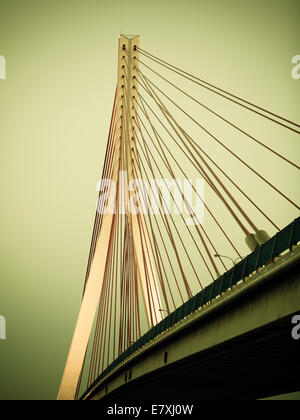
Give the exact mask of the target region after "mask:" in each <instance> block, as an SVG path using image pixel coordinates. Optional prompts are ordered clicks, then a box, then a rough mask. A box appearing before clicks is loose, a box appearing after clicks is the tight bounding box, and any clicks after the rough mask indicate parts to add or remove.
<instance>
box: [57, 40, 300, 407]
mask: <svg viewBox="0 0 300 420" xmlns="http://www.w3.org/2000/svg"><path fill="white" fill-rule="evenodd" d="M146 72H148V73H149V74H148V73H146ZM169 73H172V74H173V75H174V77H176V80H175V81H174V80H173V81H171V80H170V76H169ZM151 75H152V77H151ZM180 80H183V86H182V84H181V85H180ZM159 83H163V86H160V84H159ZM194 85H196V87H194ZM196 89H201V91H199V92H201V94H200V93H199V96H197V95H196V94H198V91H197V90H196ZM174 92H176V93H177V94H178V95H179V94H180V98H181V99H180V102H178V100H177V97H176V99H173V98H174V96H172V94H173V95H174ZM195 96H197V97H195ZM199 97H200V98H201V100H200V99H199ZM215 97H217V98H219V100H220V101H221V104H216V105H215V107H214V106H213V105H210V104H214V98H215ZM204 100H206V101H207V102H206V103H204ZM178 103H180V105H179V104H178ZM190 103H192V106H191V105H190ZM227 103H229V105H226V104H227ZM196 106H197V107H199V108H195V107H196ZM228 107H229V109H230V112H229V114H231V112H232V110H236V113H237V116H235V117H234V122H232V121H231V120H229V117H228ZM239 120H241V122H236V121H239ZM200 121H201V122H200ZM249 121H250V122H249ZM261 121H262V122H261ZM263 124H265V126H264V125H263ZM184 127H185V128H184ZM299 127H300V125H299V124H297V123H295V122H293V121H290V120H289V119H287V118H285V117H281V116H279V115H278V114H275V113H274V112H271V111H269V110H267V109H265V108H263V107H261V106H258V105H255V104H254V103H253V102H250V101H249V100H245V99H243V98H241V97H240V96H237V95H234V94H232V93H230V92H228V91H227V90H225V89H223V88H220V87H217V86H216V85H214V84H212V83H210V82H206V81H204V80H203V79H200V78H199V77H196V76H193V75H192V74H190V73H188V72H186V71H184V70H181V69H180V68H179V67H177V66H175V65H173V64H170V63H168V62H167V61H165V60H162V59H160V58H159V57H157V56H156V55H153V54H152V53H150V52H147V51H145V50H144V49H142V48H141V47H140V37H138V36H126V35H121V36H120V39H119V47H118V72H117V87H116V92H115V99H114V105H113V111H112V117H111V124H110V129H109V135H108V142H107V150H106V156H105V161H104V167H103V172H102V177H101V182H100V183H99V185H98V187H99V199H98V204H97V212H96V217H95V222H94V230H93V235H92V242H91V249H90V255H89V261H88V267H87V273H86V279H85V285H84V291H83V297H82V303H81V308H80V311H79V316H78V320H77V324H76V327H75V331H74V335H73V340H72V343H71V346H70V351H69V355H68V358H67V362H66V366H65V371H64V374H63V378H62V382H61V386H60V390H59V394H58V399H68V400H70V399H82V400H102V401H106V402H109V401H111V402H112V401H128V400H132V396H133V395H134V398H135V399H140V400H146V399H150V400H151V399H152V400H154V399H155V398H156V397H157V395H159V397H160V398H164V399H172V398H174V397H178V398H179V397H180V399H181V400H183V399H185V400H187V401H188V400H190V399H194V400H196V399H197V400H199V398H200V399H209V400H214V399H220V400H222V399H223V400H224V399H257V398H263V397H267V396H271V395H276V394H282V393H287V392H292V391H298V390H300V380H299V378H300V375H299V374H300V366H299V363H297V358H298V354H299V350H300V340H295V339H294V338H293V336H292V334H291V331H292V328H293V324H292V319H293V317H294V316H295V315H297V314H299V313H300V281H299V280H300V278H299V264H300V218H299V209H300V207H299V205H298V204H297V199H299V193H298V189H297V185H299V180H298V181H297V177H299V169H300V167H299V165H298V164H297V163H295V161H294V160H295V158H296V156H294V155H292V154H291V153H290V152H289V148H288V147H287V142H290V144H293V142H294V141H295V139H296V140H297V139H298V138H297V137H296V136H297V135H299V134H300V131H299ZM260 128H263V130H264V132H265V133H270V135H271V136H272V138H273V139H275V138H277V137H276V136H278V138H279V139H281V138H284V139H285V143H284V147H282V146H280V143H279V144H278V143H276V142H274V141H272V140H271V141H270V140H269V141H266V140H265V139H264V140H262V138H261V136H260V135H259V133H258V131H259V129H260ZM228 138H229V139H230V140H228ZM274 144H275V147H274ZM276 168H282V171H284V175H285V176H282V174H278V173H276V172H278V171H276ZM278 175H279V176H278ZM194 180H195V182H194ZM287 220H289V223H285V225H284V222H286V221H287ZM259 226H262V227H264V229H262V228H259ZM241 239H242V241H241ZM247 250H248V251H247ZM228 261H230V263H229V264H230V265H231V267H230V266H229V267H228Z"/></svg>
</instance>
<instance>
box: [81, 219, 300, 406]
mask: <svg viewBox="0 0 300 420" xmlns="http://www.w3.org/2000/svg"><path fill="white" fill-rule="evenodd" d="M299 241H300V217H298V218H297V219H295V220H294V221H293V222H292V223H291V224H289V225H288V226H286V227H285V228H284V229H283V230H281V231H280V232H278V233H277V234H276V235H275V236H273V237H272V238H270V239H269V240H268V241H267V242H265V243H264V244H263V245H261V246H259V247H258V248H256V249H255V251H253V252H252V253H251V254H249V255H248V256H247V257H246V258H244V259H243V260H242V261H240V262H239V263H237V264H236V265H234V267H232V268H231V269H230V270H229V271H227V272H226V273H224V274H222V275H221V276H220V277H219V278H218V279H216V280H215V281H214V282H212V283H211V284H210V285H208V286H206V287H205V289H203V290H201V292H199V293H198V294H197V295H195V296H193V297H192V298H191V299H190V300H188V301H187V302H185V303H184V304H183V305H181V306H180V307H179V308H177V309H176V310H175V311H174V312H172V313H171V314H170V315H168V316H167V317H166V318H164V319H163V320H162V321H161V322H160V323H159V324H157V325H155V326H154V327H153V328H151V329H150V330H149V331H148V332H147V333H146V334H144V335H143V336H142V337H141V338H139V339H138V340H137V341H136V342H135V343H134V344H132V345H131V346H130V347H128V349H127V350H125V351H124V352H123V353H122V354H121V355H120V356H119V357H118V358H117V359H116V360H114V361H113V362H112V363H111V364H110V365H109V366H108V367H107V368H106V369H105V370H104V371H103V372H102V373H101V375H100V376H99V377H98V378H97V379H96V381H94V383H93V384H92V385H91V386H90V387H89V389H88V390H87V391H86V392H85V393H84V394H83V396H82V397H81V399H83V398H84V397H85V396H86V395H87V394H88V393H89V392H90V391H91V390H92V389H93V388H94V387H95V385H97V383H99V382H100V381H101V380H102V379H103V378H104V377H105V376H106V375H108V374H109V373H110V372H111V371H112V370H114V369H115V368H116V367H117V366H118V365H120V364H121V363H122V362H123V361H124V360H126V359H127V358H128V357H129V356H131V355H132V354H133V353H135V352H136V351H137V350H139V349H141V348H142V347H143V346H144V345H145V344H147V343H149V342H150V341H151V340H153V339H154V338H156V337H157V336H159V335H160V334H161V333H162V332H164V331H167V330H168V329H169V328H171V327H172V326H173V325H175V324H176V323H177V322H179V321H181V320H183V319H184V318H185V317H187V316H188V315H190V314H191V313H192V312H194V311H196V310H197V309H200V308H201V307H202V306H203V305H205V304H206V303H208V302H209V301H210V300H212V299H215V298H216V297H218V296H219V295H221V293H223V292H226V290H228V289H230V288H231V287H232V286H234V285H236V284H237V283H238V282H239V281H240V280H242V279H244V278H245V277H247V276H249V275H250V274H252V273H254V272H255V271H257V270H258V268H260V267H263V266H264V265H266V264H268V263H270V262H271V261H272V260H273V259H274V258H275V257H276V256H279V255H280V254H281V253H282V252H284V251H286V250H288V249H291V248H292V246H293V245H297V243H298V242H299Z"/></svg>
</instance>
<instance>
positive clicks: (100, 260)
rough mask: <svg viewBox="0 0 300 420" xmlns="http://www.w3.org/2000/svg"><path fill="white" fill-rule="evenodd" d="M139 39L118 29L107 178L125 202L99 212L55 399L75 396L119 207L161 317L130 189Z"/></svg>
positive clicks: (154, 316) (156, 316)
mask: <svg viewBox="0 0 300 420" xmlns="http://www.w3.org/2000/svg"><path fill="white" fill-rule="evenodd" d="M139 45H140V37H139V36H126V35H121V36H120V38H119V47H118V82H117V93H116V98H117V99H116V100H117V110H116V132H115V156H114V162H113V171H112V178H111V180H112V181H113V182H114V183H115V185H119V184H120V183H121V182H122V183H124V182H125V184H126V189H125V197H124V200H121V201H122V203H123V204H124V206H123V207H124V208H119V209H118V208H117V206H116V205H115V206H114V212H111V211H110V212H106V213H105V214H104V216H103V221H102V225H101V230H100V233H99V237H98V240H97V245H96V248H95V254H94V258H93V261H92V264H91V268H90V272H89V276H88V278H87V282H86V285H85V291H84V295H83V299H82V302H81V307H80V311H79V316H78V320H77V324H76V327H75V331H74V335H73V339H72V343H71V347H70V350H69V355H68V358H67V362H66V365H65V370H64V374H63V378H62V381H61V385H60V389H59V393H58V399H59V400H73V399H75V397H76V390H77V386H78V383H79V380H80V376H81V374H82V368H83V364H84V359H85V354H86V351H87V348H88V343H89V337H90V334H91V330H92V327H93V322H94V318H95V314H96V310H97V305H98V303H99V298H100V294H101V290H102V287H103V280H104V275H105V269H106V261H107V258H108V250H109V245H110V241H112V240H113V238H112V228H113V223H114V217H115V214H116V212H117V211H121V212H122V213H126V218H127V221H128V227H129V234H130V235H131V238H132V240H133V244H134V260H135V264H136V270H137V272H138V278H139V281H140V288H141V291H142V297H143V303H144V307H145V312H146V317H147V323H148V327H149V328H151V327H152V326H153V325H155V323H156V322H159V321H161V320H162V318H163V314H162V310H161V308H162V303H161V300H160V296H159V294H157V293H152V295H153V299H149V298H147V295H148V294H149V290H147V288H148V289H151V290H152V291H154V289H156V290H159V289H158V284H157V278H156V274H155V269H154V263H153V255H152V253H151V247H150V242H149V237H148V235H147V229H146V228H145V227H146V221H145V216H144V215H143V214H141V213H140V214H137V213H138V209H137V208H136V209H134V208H132V207H134V206H133V205H132V200H131V196H130V194H129V189H128V186H129V184H130V183H132V182H134V180H135V179H137V178H138V175H139V174H137V173H135V171H134V168H133V164H134V163H135V159H136V156H137V155H138V150H137V145H136V141H135V127H136V123H137V122H136V121H137V105H136V104H137V103H138V86H137V83H136V82H137V80H138V77H139V74H138V60H137V58H138V51H137V50H136V47H139ZM135 168H136V166H135ZM124 173H125V175H126V176H125V177H124ZM124 180H125V181H124ZM112 194H114V189H110V193H109V196H108V200H107V202H108V203H111V202H113V203H116V197H113V196H112ZM123 204H122V205H123ZM134 210H136V211H134ZM145 250H147V252H145Z"/></svg>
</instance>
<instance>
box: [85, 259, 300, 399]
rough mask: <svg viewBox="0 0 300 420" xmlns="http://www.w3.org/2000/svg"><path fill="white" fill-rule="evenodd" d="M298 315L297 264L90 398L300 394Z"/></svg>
mask: <svg viewBox="0 0 300 420" xmlns="http://www.w3.org/2000/svg"><path fill="white" fill-rule="evenodd" d="M295 313H298V314H299V313H300V277H299V260H298V261H297V263H296V264H293V265H292V266H291V267H288V269H286V270H285V271H280V270H279V272H278V273H277V274H276V275H272V276H270V278H268V279H267V280H266V281H261V283H259V285H258V286H257V287H254V288H253V289H251V288H249V290H248V291H247V293H244V294H242V295H241V296H239V298H238V299H236V300H232V301H230V302H227V304H225V305H224V304H223V305H219V306H218V307H217V308H216V310H214V311H212V312H211V313H210V314H209V316H206V317H203V318H202V319H200V318H199V320H198V321H197V322H195V323H194V324H192V325H191V326H190V327H188V328H185V329H184V330H183V331H182V332H180V331H179V332H178V333H177V334H175V335H174V334H173V335H170V336H169V337H168V336H166V338H165V339H164V340H162V341H161V342H160V343H158V344H156V345H155V346H153V345H152V347H151V348H149V350H148V352H147V351H146V352H144V354H143V355H142V356H140V357H135V358H133V359H132V360H131V361H128V362H127V363H126V364H125V365H124V366H123V367H121V368H120V369H119V370H118V372H116V373H115V374H114V375H112V376H111V377H109V378H107V380H104V381H103V382H102V383H101V384H99V386H98V387H96V388H95V389H94V390H93V392H91V394H90V395H89V397H88V398H89V399H96V400H97V399H101V401H103V402H105V403H110V402H116V401H120V402H122V401H127V402H128V401H138V400H140V401H155V402H159V400H160V401H162V400H164V401H167V400H170V401H197V400H228V399H235V400H236V399H258V398H264V397H268V396H272V395H277V394H283V393H288V392H293V391H298V390H300V363H299V354H300V340H294V339H293V338H292V335H291V331H292V328H293V325H292V323H291V320H292V316H293V314H295ZM197 348H198V351H196V349H197ZM188 353H189V354H188ZM180 356H181V357H180ZM176 359H177V360H176ZM128 375H129V376H128ZM128 377H129V380H128ZM124 378H125V379H124ZM125 381H126V383H125Z"/></svg>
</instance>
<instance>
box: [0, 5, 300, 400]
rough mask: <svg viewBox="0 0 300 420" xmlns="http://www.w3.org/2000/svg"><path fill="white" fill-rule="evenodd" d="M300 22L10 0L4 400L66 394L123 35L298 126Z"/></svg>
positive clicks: (242, 11) (1, 139) (266, 9)
mask: <svg viewBox="0 0 300 420" xmlns="http://www.w3.org/2000/svg"><path fill="white" fill-rule="evenodd" d="M299 18H300V4H299V1H298V0H286V1H284V2H283V1H282V0H280V1H278V0H253V1H251V2H250V1H244V0H210V1H208V0H185V1H177V0H172V1H170V0H164V1H162V0H160V1H158V0H152V1H147V2H146V1H142V0H140V1H132V0H128V1H120V0H116V1H114V2H111V1H107V0H103V1H102V0H84V1H83V0H81V1H79V0H0V55H3V56H4V57H5V58H6V62H7V78H6V80H0V197H1V198H0V199H1V210H0V212H1V213H0V214H1V218H0V315H4V316H5V317H6V320H7V340H6V341H0V399H55V398H56V394H57V391H58V387H59V383H60V379H61V375H62V371H63V367H64V363H65V359H66V356H67V351H68V347H69V344H70V340H71V337H72V333H73V328H74V325H75V321H76V316H77V313H78V309H79V304H80V298H81V294H82V288H83V281H84V275H85V269H86V262H87V257H88V251H89V244H90V239H91V234H92V224H93V220H94V213H95V202H96V196H97V193H96V183H97V180H98V179H99V177H100V175H101V171H102V164H103V159H104V152H105V146H106V141H107V133H108V128H109V122H110V114H111V108H112V103H113V95H114V89H115V83H116V74H117V42H118V36H119V34H120V32H125V33H133V34H140V35H141V36H142V47H143V48H144V49H145V50H148V51H152V52H154V53H156V54H157V55H158V56H160V57H163V58H165V59H167V60H168V61H169V62H172V63H175V64H180V66H181V67H182V68H184V69H186V70H187V71H190V72H192V73H193V74H197V75H199V76H201V77H203V78H206V79H208V80H209V81H212V82H215V83H217V84H219V85H220V86H223V87H226V89H228V90H229V91H233V92H235V93H237V94H240V95H241V96H243V97H246V98H249V99H250V100H254V101H255V102H256V103H258V104H261V105H262V106H265V107H267V108H269V109H271V110H273V111H274V112H277V113H278V114H280V115H283V116H287V117H288V118H290V119H291V120H294V121H297V120H298V119H299V118H298V117H299V93H300V80H293V79H292V77H291V69H292V64H291V60H292V57H293V56H294V55H297V54H300V46H299V35H300V34H299ZM285 134H286V133H285V132H283V131H281V132H280V136H279V137H278V138H276V141H277V142H278V143H277V144H276V146H277V148H278V149H279V150H282V151H285V152H286V154H287V155H288V156H289V157H291V158H293V159H294V160H297V157H298V159H299V152H300V150H299V146H297V142H296V141H299V140H298V139H297V138H295V137H293V138H292V137H291V136H289V135H286V136H285ZM296 155H297V156H296ZM280 171H282V177H283V178H285V179H288V178H287V177H288V176H290V174H289V173H288V174H286V173H285V169H284V167H281V166H280V164H279V165H278V167H277V168H276V172H277V173H280ZM293 182H294V181H293V180H291V182H290V183H289V185H290V187H289V188H290V191H289V192H290V194H291V195H292V196H293V197H294V198H295V199H296V198H299V194H297V189H296V188H295V182H294V183H293ZM293 217H296V215H295V214H294V213H292V212H291V213H290V214H282V215H281V216H280V221H281V222H282V225H283V226H284V225H286V224H288V223H289V222H290V221H291V220H292V218H293Z"/></svg>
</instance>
